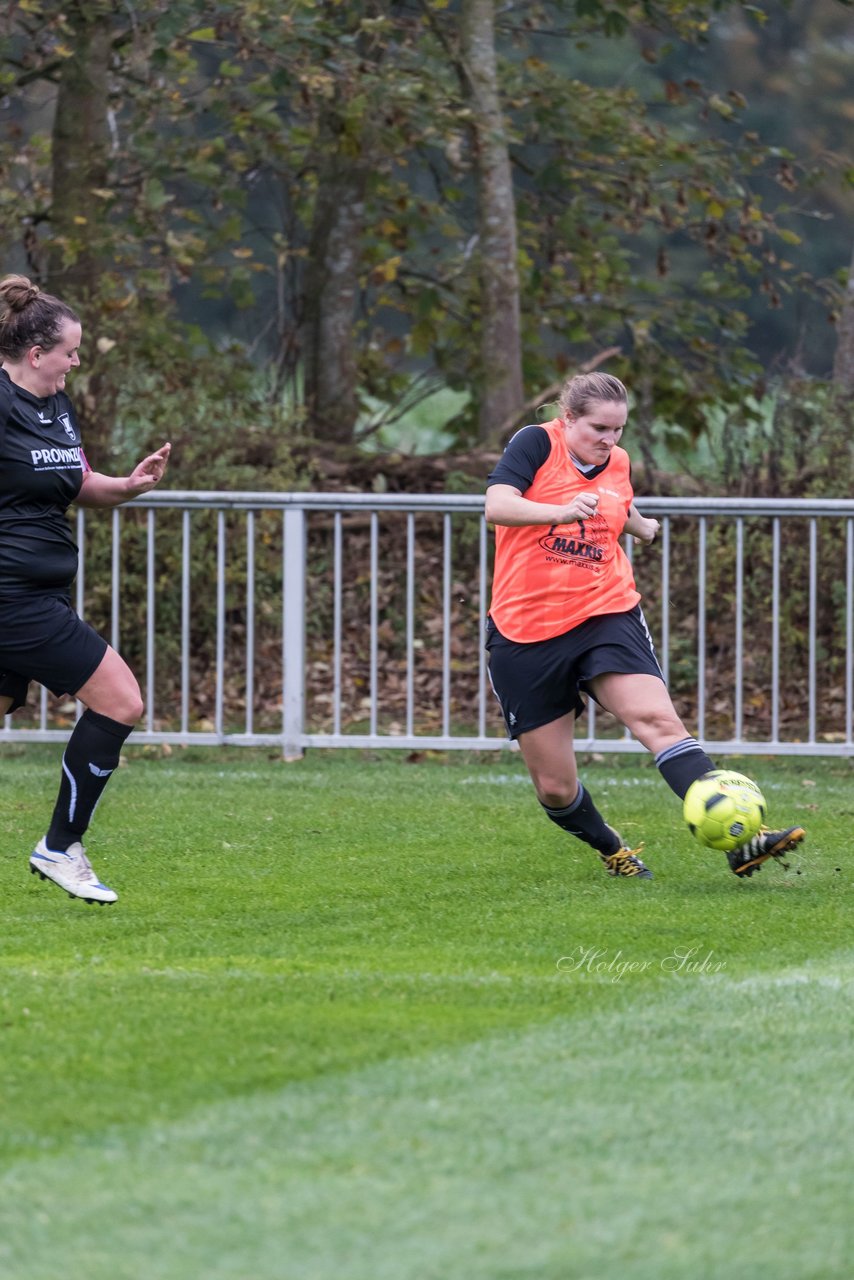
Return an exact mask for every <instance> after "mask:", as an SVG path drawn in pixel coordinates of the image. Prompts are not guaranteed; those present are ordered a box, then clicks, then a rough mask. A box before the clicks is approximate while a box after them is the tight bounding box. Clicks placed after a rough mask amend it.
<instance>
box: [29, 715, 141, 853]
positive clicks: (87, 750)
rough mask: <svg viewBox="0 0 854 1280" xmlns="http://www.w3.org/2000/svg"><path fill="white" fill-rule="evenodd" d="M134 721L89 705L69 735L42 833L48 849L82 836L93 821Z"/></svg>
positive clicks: (60, 848)
mask: <svg viewBox="0 0 854 1280" xmlns="http://www.w3.org/2000/svg"><path fill="white" fill-rule="evenodd" d="M132 731H133V725H130V724H120V723H119V721H118V720H111V719H110V717H109V716H102V715H100V714H99V713H98V712H97V711H90V710H89V709H88V708H87V709H86V710H85V711H84V712H83V714H82V716H81V717H80V719H79V720H78V721H77V724H76V725H75V727H74V732H73V733H72V735H71V737H70V738H69V739H68V744H67V746H66V748H65V755H64V756H63V757H62V777H61V779H60V783H59V795H58V796H57V798H56V806H55V807H54V810H53V817H52V819H51V823H50V828H49V830H48V833H47V835H46V837H45V843H46V844H47V847H48V849H52V850H54V852H56V853H64V852H65V850H66V849H67V848H68V846H69V845H71V844H74V842H75V841H77V840H81V839H82V838H83V834H84V832H85V831H86V828H87V827H88V826H89V823H90V822H91V821H92V814H93V813H94V812H95V806H96V805H97V803H98V801H99V800H100V799H101V792H102V791H103V790H104V787H105V786H106V785H107V783H108V782H109V781H110V777H111V776H112V773H113V770H114V769H115V768H116V766H117V765H118V763H119V755H120V753H121V749H122V744H123V743H124V740H125V738H126V737H127V736H128V734H129V733H131V732H132Z"/></svg>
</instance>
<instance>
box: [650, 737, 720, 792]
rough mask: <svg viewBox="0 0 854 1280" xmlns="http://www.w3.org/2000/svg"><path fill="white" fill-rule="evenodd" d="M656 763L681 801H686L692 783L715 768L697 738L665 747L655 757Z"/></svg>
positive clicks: (683, 740) (684, 739) (685, 739)
mask: <svg viewBox="0 0 854 1280" xmlns="http://www.w3.org/2000/svg"><path fill="white" fill-rule="evenodd" d="M655 763H656V765H657V766H658V770H659V772H660V774H661V776H662V778H663V779H664V781H665V782H666V783H667V785H668V787H670V789H671V791H675V792H676V794H677V796H678V797H679V799H680V800H684V799H685V795H686V793H687V791H688V788H689V787H690V785H691V783H692V782H696V781H697V779H698V778H702V776H703V774H704V773H709V771H710V770H712V769H714V768H715V763H714V761H713V760H710V759H709V757H708V756H707V755H706V753H705V751H704V750H703V748H702V747H701V746H700V744H699V742H698V741H697V739H696V738H683V739H682V741H681V742H674V744H673V746H672V747H665V748H664V750H663V751H659V753H658V755H657V756H656V757H655Z"/></svg>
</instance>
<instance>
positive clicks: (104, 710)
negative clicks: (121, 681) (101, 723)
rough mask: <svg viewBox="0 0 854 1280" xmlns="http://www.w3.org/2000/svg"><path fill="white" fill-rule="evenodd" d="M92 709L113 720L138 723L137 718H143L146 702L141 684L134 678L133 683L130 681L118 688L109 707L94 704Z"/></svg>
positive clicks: (120, 722) (123, 722) (121, 722)
mask: <svg viewBox="0 0 854 1280" xmlns="http://www.w3.org/2000/svg"><path fill="white" fill-rule="evenodd" d="M90 705H91V703H90ZM92 710H93V711H100V712H101V714H102V715H105V716H109V717H110V719H111V720H118V722H119V724H136V722H137V720H140V719H141V718H142V713H143V712H144V711H145V703H144V702H143V700H142V694H141V693H140V691H139V685H138V684H137V683H136V681H135V680H134V681H133V682H132V683H131V682H128V684H127V685H126V686H124V687H123V688H122V689H120V690H116V692H115V693H114V695H113V696H112V698H111V699H110V705H109V706H108V707H101V706H94V707H92Z"/></svg>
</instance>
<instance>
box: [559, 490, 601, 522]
mask: <svg viewBox="0 0 854 1280" xmlns="http://www.w3.org/2000/svg"><path fill="white" fill-rule="evenodd" d="M598 505H599V495H598V494H596V493H579V494H577V495H576V497H574V498H573V499H572V502H570V503H569V504H568V505H567V506H566V507H565V508H564V513H563V515H562V516H561V518H560V520H559V521H558V522H557V523H558V524H573V523H574V522H575V521H576V520H589V519H590V518H591V516H595V514H596V508H597V506H598Z"/></svg>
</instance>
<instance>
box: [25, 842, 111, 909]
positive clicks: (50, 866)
mask: <svg viewBox="0 0 854 1280" xmlns="http://www.w3.org/2000/svg"><path fill="white" fill-rule="evenodd" d="M30 871H32V873H33V875H34V876H41V878H42V880H52V881H53V883H54V884H58V885H59V887H60V889H64V890H65V892H66V893H67V894H68V896H69V898H82V899H83V901H84V902H98V903H100V905H101V906H102V907H103V906H105V905H106V904H107V903H108V902H115V901H116V899H117V898H118V896H119V895H118V894H117V893H116V892H115V890H113V889H108V888H107V886H106V885H105V884H101V881H100V880H99V879H98V877H97V876H96V875H95V872H94V871H93V870H92V863H91V862H90V861H89V859H88V858H87V857H86V852H85V850H84V848H83V845H82V844H80V843H79V842H78V843H75V844H72V845H70V846H69V847H68V849H66V851H65V853H55V852H54V851H53V850H52V849H48V847H47V844H46V843H45V841H44V840H39V842H38V844H37V845H36V847H35V849H34V850H33V852H32V856H31V858H30Z"/></svg>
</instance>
